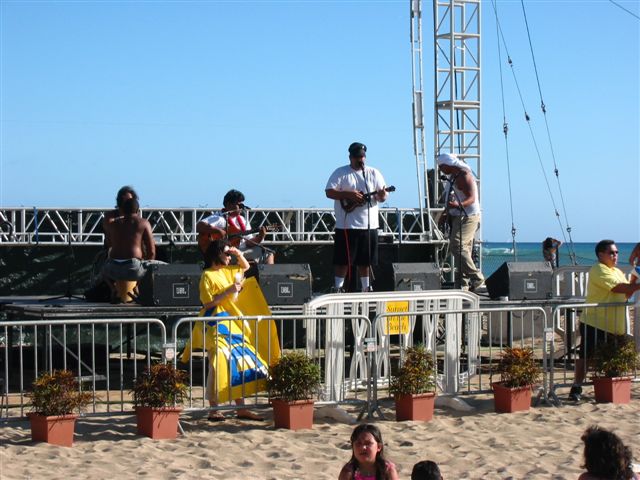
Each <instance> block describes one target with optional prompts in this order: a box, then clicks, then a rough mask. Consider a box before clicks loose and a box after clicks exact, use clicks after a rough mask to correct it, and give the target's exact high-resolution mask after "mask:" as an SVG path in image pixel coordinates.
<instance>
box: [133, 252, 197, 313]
mask: <svg viewBox="0 0 640 480" xmlns="http://www.w3.org/2000/svg"><path fill="white" fill-rule="evenodd" d="M201 275H202V268H200V265H198V264H187V263H185V264H178V263H176V264H172V265H169V264H167V265H162V264H157V265H151V266H150V267H149V269H148V270H147V273H146V274H145V276H144V277H143V278H142V279H141V280H140V281H139V282H138V292H139V295H138V300H137V301H138V302H139V303H141V304H142V305H146V306H171V307H178V306H191V305H200V292H199V285H200V276H201Z"/></svg>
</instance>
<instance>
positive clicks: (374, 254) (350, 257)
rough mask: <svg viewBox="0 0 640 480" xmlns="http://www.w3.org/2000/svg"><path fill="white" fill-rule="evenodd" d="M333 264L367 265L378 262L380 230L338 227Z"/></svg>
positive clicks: (335, 235)
mask: <svg viewBox="0 0 640 480" xmlns="http://www.w3.org/2000/svg"><path fill="white" fill-rule="evenodd" d="M333 264H334V265H358V266H361V267H366V266H369V265H377V264H378V230H364V229H341V228H336V230H335V232H334V235H333Z"/></svg>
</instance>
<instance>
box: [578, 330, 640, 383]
mask: <svg viewBox="0 0 640 480" xmlns="http://www.w3.org/2000/svg"><path fill="white" fill-rule="evenodd" d="M590 363H591V367H592V368H593V371H594V373H593V376H594V377H610V378H613V377H622V376H624V375H627V374H629V373H630V372H632V371H633V370H634V369H635V368H640V360H639V359H638V353H637V352H636V346H635V343H634V341H633V340H632V339H631V338H630V337H627V336H625V335H620V336H614V335H611V336H609V337H608V338H607V341H606V342H603V343H600V344H598V346H597V347H596V349H595V351H594V354H593V357H592V358H591V362H590Z"/></svg>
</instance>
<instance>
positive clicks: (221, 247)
mask: <svg viewBox="0 0 640 480" xmlns="http://www.w3.org/2000/svg"><path fill="white" fill-rule="evenodd" d="M230 261H231V254H230V253H229V245H227V244H226V243H225V241H224V240H214V241H213V242H211V243H210V244H209V246H208V247H207V249H206V250H205V252H204V266H205V268H211V267H215V266H224V265H229V263H230Z"/></svg>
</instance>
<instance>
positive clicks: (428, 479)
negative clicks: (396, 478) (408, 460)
mask: <svg viewBox="0 0 640 480" xmlns="http://www.w3.org/2000/svg"><path fill="white" fill-rule="evenodd" d="M411 480H442V474H441V473H440V468H438V465H437V464H436V462H432V461H431V460H423V461H422V462H418V463H416V464H415V465H414V466H413V470H412V471H411Z"/></svg>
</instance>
